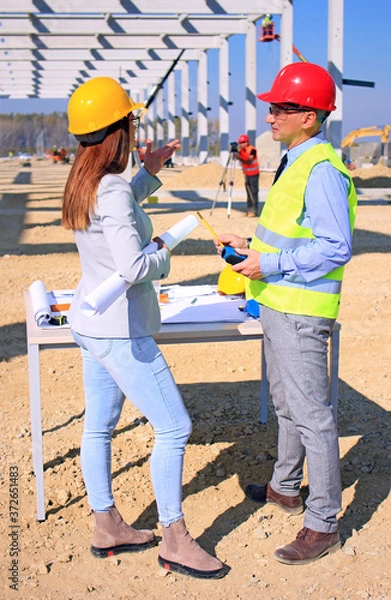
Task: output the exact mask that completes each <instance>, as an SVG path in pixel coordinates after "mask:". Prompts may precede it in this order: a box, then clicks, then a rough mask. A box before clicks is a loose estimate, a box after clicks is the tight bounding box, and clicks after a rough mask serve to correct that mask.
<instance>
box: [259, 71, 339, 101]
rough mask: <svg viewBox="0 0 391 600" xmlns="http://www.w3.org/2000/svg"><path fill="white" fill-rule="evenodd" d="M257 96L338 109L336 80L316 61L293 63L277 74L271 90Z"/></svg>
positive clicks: (271, 99) (261, 98)
mask: <svg viewBox="0 0 391 600" xmlns="http://www.w3.org/2000/svg"><path fill="white" fill-rule="evenodd" d="M257 98H259V99H260V100H264V101H265V102H271V103H272V104H298V105H299V106H305V107H308V108H315V109H316V110H326V111H332V110H335V109H336V106H335V104H334V102H335V83H334V80H333V78H332V77H331V75H330V73H329V72H328V71H326V69H323V67H320V66H319V65H314V64H313V63H308V62H301V63H292V64H290V65H286V67H283V68H282V69H281V71H280V72H279V73H278V74H277V76H276V78H275V80H274V81H273V85H272V87H271V90H270V92H265V93H263V94H257Z"/></svg>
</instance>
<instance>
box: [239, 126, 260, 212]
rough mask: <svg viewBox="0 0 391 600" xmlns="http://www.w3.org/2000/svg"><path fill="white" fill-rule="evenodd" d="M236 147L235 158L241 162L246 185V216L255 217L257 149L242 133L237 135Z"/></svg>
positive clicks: (256, 206)
mask: <svg viewBox="0 0 391 600" xmlns="http://www.w3.org/2000/svg"><path fill="white" fill-rule="evenodd" d="M238 148H239V151H238V152H236V153H235V158H237V159H238V160H239V161H240V162H241V164H242V171H243V175H244V181H245V185H246V194H247V212H246V217H257V216H258V193H259V165H258V158H257V149H256V148H255V147H254V146H252V145H251V144H250V139H249V137H248V135H246V134H244V133H243V134H242V135H240V136H239V139H238Z"/></svg>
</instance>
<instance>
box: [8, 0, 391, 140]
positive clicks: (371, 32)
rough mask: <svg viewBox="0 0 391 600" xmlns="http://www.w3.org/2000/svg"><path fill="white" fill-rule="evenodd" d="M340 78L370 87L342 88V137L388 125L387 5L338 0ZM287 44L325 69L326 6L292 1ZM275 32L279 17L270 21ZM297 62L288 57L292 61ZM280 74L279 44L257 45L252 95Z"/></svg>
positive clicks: (236, 131)
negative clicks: (341, 26) (340, 2)
mask: <svg viewBox="0 0 391 600" xmlns="http://www.w3.org/2000/svg"><path fill="white" fill-rule="evenodd" d="M344 1H345V5H344V62H343V77H344V78H345V79H358V80H364V81H374V83H375V87H374V88H365V87H357V86H354V87H353V86H348V85H344V87H343V125H342V135H343V136H344V135H346V134H347V133H349V132H350V131H352V130H354V129H357V128H361V127H370V126H377V127H382V126H383V125H385V124H386V123H391V102H390V100H391V68H390V57H391V35H390V24H391V0H372V2H370V3H369V2H368V0H344ZM293 9H294V13H293V23H294V25H293V29H294V30H293V43H294V45H295V46H296V48H298V50H299V51H300V52H301V54H302V55H303V56H304V57H305V58H306V59H307V60H308V61H310V62H314V63H317V64H319V65H321V66H323V67H325V68H327V38H328V22H327V21H328V17H327V13H328V0H293ZM274 20H275V23H276V32H277V33H278V32H279V17H278V15H276V17H275V19H274ZM296 60H298V59H297V58H296V57H294V61H296ZM279 68H280V48H279V42H278V41H273V42H270V43H261V42H259V43H257V93H260V92H264V91H267V90H269V89H270V86H271V84H272V81H273V79H274V77H275V75H276V74H277V72H278V71H279ZM229 69H230V73H231V76H230V95H231V100H232V101H233V105H232V106H231V107H230V109H229V119H230V121H229V122H230V132H229V133H230V138H232V140H234V139H237V137H238V136H239V135H240V134H241V133H244V124H245V117H244V93H245V92H244V90H245V78H244V36H243V35H234V36H231V37H230V39H229ZM195 78H196V68H195V63H193V64H192V63H190V110H191V111H192V112H193V115H195V114H196V110H197V89H196V79H195ZM208 81H209V82H210V83H209V85H208V105H209V106H210V107H211V111H210V112H209V116H210V117H211V118H216V117H218V85H217V82H218V51H217V50H209V51H208ZM257 103H258V104H257V135H259V134H260V133H263V132H264V131H267V130H268V129H269V126H268V125H266V124H265V122H264V119H265V117H266V111H267V104H266V103H264V102H261V101H258V100H257ZM67 104H68V100H65V99H64V100H62V99H61V100H60V99H56V100H36V99H28V100H4V99H0V113H1V114H4V113H6V114H8V113H17V112H19V113H34V112H38V113H41V112H43V113H51V112H53V111H57V112H62V111H66V107H67Z"/></svg>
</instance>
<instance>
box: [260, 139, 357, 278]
mask: <svg viewBox="0 0 391 600" xmlns="http://www.w3.org/2000/svg"><path fill="white" fill-rule="evenodd" d="M325 142H326V140H325V138H324V136H323V133H322V132H319V133H318V134H317V135H315V136H314V137H312V138H311V139H309V140H307V141H306V142H303V143H302V144H299V145H298V146H296V147H295V148H292V150H289V151H288V162H287V164H286V167H285V168H286V169H287V168H289V166H290V165H291V164H292V163H293V162H294V161H295V160H296V159H297V158H298V157H299V156H300V155H301V154H302V153H303V152H305V151H306V150H308V149H309V148H311V147H313V146H315V145H316V144H321V143H325ZM348 188H349V180H348V178H347V177H345V176H344V175H343V174H342V173H341V172H340V171H338V170H337V169H335V167H333V166H332V165H331V164H330V163H329V162H328V161H324V162H321V163H319V164H318V165H316V166H315V167H314V168H313V170H312V172H311V175H310V176H309V178H308V182H307V188H306V191H305V195H304V209H303V214H302V220H301V225H303V227H309V228H310V229H311V230H312V232H313V234H314V236H315V239H311V240H309V241H308V244H307V245H305V246H299V247H298V248H295V249H294V250H280V251H279V252H278V254H276V253H262V254H261V258H260V266H261V271H262V274H263V275H264V276H265V277H267V276H268V275H275V274H282V275H283V278H284V279H286V280H287V281H300V282H309V281H313V280H314V279H317V278H318V277H322V276H323V275H327V273H330V271H333V270H334V269H336V268H337V267H340V266H342V265H344V264H346V263H347V262H348V261H349V260H350V258H351V256H352V233H351V229H350V222H349V204H348Z"/></svg>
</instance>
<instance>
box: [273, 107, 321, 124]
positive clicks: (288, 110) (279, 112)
mask: <svg viewBox="0 0 391 600" xmlns="http://www.w3.org/2000/svg"><path fill="white" fill-rule="evenodd" d="M303 112H313V109H311V108H300V107H297V108H296V107H294V106H280V105H276V104H273V105H271V106H269V115H272V116H273V117H274V118H275V119H284V120H285V119H287V118H288V115H289V114H295V113H303Z"/></svg>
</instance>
